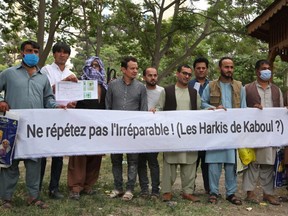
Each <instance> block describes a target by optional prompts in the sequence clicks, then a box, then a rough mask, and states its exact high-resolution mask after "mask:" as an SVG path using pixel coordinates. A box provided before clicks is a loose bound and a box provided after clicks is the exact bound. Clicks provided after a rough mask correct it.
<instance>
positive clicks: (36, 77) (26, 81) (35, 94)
mask: <svg viewBox="0 0 288 216" xmlns="http://www.w3.org/2000/svg"><path fill="white" fill-rule="evenodd" d="M39 49H40V46H39V44H38V43H36V42H34V41H25V42H23V43H22V44H21V56H22V63H21V64H20V65H17V66H14V67H10V68H8V69H6V70H4V71H3V72H2V73H0V91H3V90H4V92H5V97H4V98H2V97H0V112H6V111H9V110H10V109H42V108H56V107H57V104H56V102H55V99H54V95H53V92H52V89H51V86H50V83H49V80H48V78H47V76H46V75H44V74H42V73H41V72H40V70H39V68H38V67H37V64H38V61H39ZM59 107H64V106H59ZM23 161H24V164H25V168H26V187H27V190H28V205H34V206H37V207H40V208H42V209H44V208H47V207H48V205H47V204H45V203H44V202H43V201H41V200H39V183H40V169H41V159H38V158H33V159H23ZM19 162H20V160H19V159H14V160H13V161H12V165H11V166H10V167H8V168H2V169H1V172H0V197H1V198H2V200H3V203H2V206H3V208H11V207H12V196H13V193H14V191H15V189H16V185H17V182H18V179H19V174H20V173H19V168H18V165H19Z"/></svg>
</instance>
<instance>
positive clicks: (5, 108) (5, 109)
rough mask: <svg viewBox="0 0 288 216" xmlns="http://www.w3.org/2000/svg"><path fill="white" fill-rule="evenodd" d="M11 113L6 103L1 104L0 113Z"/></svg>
mask: <svg viewBox="0 0 288 216" xmlns="http://www.w3.org/2000/svg"><path fill="white" fill-rule="evenodd" d="M6 111H9V105H8V104H7V103H6V102H5V101H1V102H0V112H6Z"/></svg>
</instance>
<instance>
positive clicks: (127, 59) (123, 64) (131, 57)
mask: <svg viewBox="0 0 288 216" xmlns="http://www.w3.org/2000/svg"><path fill="white" fill-rule="evenodd" d="M129 61H132V62H137V59H136V58H135V57H133V56H126V57H124V58H123V59H122V61H121V67H124V68H127V64H128V62H129Z"/></svg>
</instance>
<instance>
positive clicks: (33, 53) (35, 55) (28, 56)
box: [20, 40, 40, 68]
mask: <svg viewBox="0 0 288 216" xmlns="http://www.w3.org/2000/svg"><path fill="white" fill-rule="evenodd" d="M20 50H21V56H22V58H23V61H22V62H23V63H24V65H25V66H27V67H29V68H33V67H35V66H36V65H37V64H38V62H39V50H40V45H39V44H38V43H37V42H35V41H32V40H28V41H24V42H23V43H22V44H21V46H20Z"/></svg>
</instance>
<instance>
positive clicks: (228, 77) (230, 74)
mask: <svg viewBox="0 0 288 216" xmlns="http://www.w3.org/2000/svg"><path fill="white" fill-rule="evenodd" d="M221 76H222V77H224V78H225V79H232V78H233V74H232V73H231V72H230V73H229V74H228V75H227V74H225V73H224V72H223V71H222V70H221Z"/></svg>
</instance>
